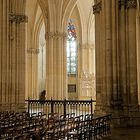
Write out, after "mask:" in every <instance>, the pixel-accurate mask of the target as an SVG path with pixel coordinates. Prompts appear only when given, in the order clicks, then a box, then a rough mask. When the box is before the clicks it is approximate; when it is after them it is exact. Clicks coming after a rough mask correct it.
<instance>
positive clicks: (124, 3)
mask: <svg viewBox="0 0 140 140" xmlns="http://www.w3.org/2000/svg"><path fill="white" fill-rule="evenodd" d="M118 3H119V6H120V7H121V6H125V5H126V2H125V0H118Z"/></svg>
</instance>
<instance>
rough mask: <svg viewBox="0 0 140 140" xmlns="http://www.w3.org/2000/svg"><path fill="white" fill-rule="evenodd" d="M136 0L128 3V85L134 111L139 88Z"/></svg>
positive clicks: (130, 103) (129, 0)
mask: <svg viewBox="0 0 140 140" xmlns="http://www.w3.org/2000/svg"><path fill="white" fill-rule="evenodd" d="M136 5H137V4H136V0H128V1H127V5H126V8H127V17H128V18H127V25H128V27H127V30H128V34H127V39H128V40H127V41H128V44H127V46H128V49H127V55H128V57H127V61H128V62H127V64H128V65H127V69H128V75H127V78H128V79H127V85H128V89H129V91H128V93H129V105H130V107H132V109H134V108H135V107H137V106H138V88H137V56H136Z"/></svg>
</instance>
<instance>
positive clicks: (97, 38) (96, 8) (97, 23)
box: [93, 1, 103, 112]
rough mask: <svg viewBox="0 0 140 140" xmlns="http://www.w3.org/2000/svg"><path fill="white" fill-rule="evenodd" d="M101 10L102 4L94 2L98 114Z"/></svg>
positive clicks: (100, 102) (100, 104) (100, 93)
mask: <svg viewBox="0 0 140 140" xmlns="http://www.w3.org/2000/svg"><path fill="white" fill-rule="evenodd" d="M101 9H102V2H101V1H95V4H94V5H93V14H94V15H95V52H96V53H95V64H96V111H98V112H100V111H101V107H102V104H103V102H102V79H101V77H102V75H101V53H100V50H101V45H100V41H101V37H100V36H101V32H100V28H101V13H100V12H101Z"/></svg>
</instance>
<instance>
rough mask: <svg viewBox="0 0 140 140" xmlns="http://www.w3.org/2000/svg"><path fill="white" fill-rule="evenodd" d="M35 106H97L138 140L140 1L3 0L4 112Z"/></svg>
mask: <svg viewBox="0 0 140 140" xmlns="http://www.w3.org/2000/svg"><path fill="white" fill-rule="evenodd" d="M29 100H36V101H37V100H70V101H78V100H79V101H80V100H81V101H83V100H88V101H90V100H93V101H94V105H93V108H92V110H93V112H94V114H96V115H101V116H103V115H107V114H111V115H112V121H111V126H112V128H117V129H118V128H121V129H119V130H114V129H113V135H114V137H113V136H111V137H107V138H105V139H106V140H122V139H123V140H125V139H126V140H132V139H133V140H139V138H138V137H139V134H138V133H139V132H137V131H138V130H140V127H139V126H140V0H0V113H1V114H2V113H3V112H4V111H15V112H22V111H25V110H27V109H29V108H28V104H27V101H29ZM28 111H29V110H28ZM0 116H2V115H0ZM0 118H2V117H0ZM0 122H1V120H0ZM0 125H1V123H0ZM132 127H133V128H134V130H133V129H132V130H131V129H130V130H128V128H132ZM0 131H1V130H0ZM129 131H130V132H129ZM133 131H134V132H133ZM131 132H133V134H134V135H135V136H136V137H135V136H134V137H131V136H129V135H128V134H129V133H131ZM135 132H136V133H135ZM123 134H124V135H123ZM125 134H126V135H125ZM118 135H120V136H121V137H118ZM123 136H124V137H123ZM127 136H129V137H127ZM1 137H3V135H1V136H0V139H1ZM18 139H20V138H18ZM73 139H74V138H73ZM94 139H95V138H94ZM3 140H6V138H5V139H3Z"/></svg>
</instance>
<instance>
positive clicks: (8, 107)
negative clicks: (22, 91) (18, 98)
mask: <svg viewBox="0 0 140 140" xmlns="http://www.w3.org/2000/svg"><path fill="white" fill-rule="evenodd" d="M25 110H26V109H25V104H24V103H19V104H14V103H11V104H0V111H16V112H22V111H25Z"/></svg>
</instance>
